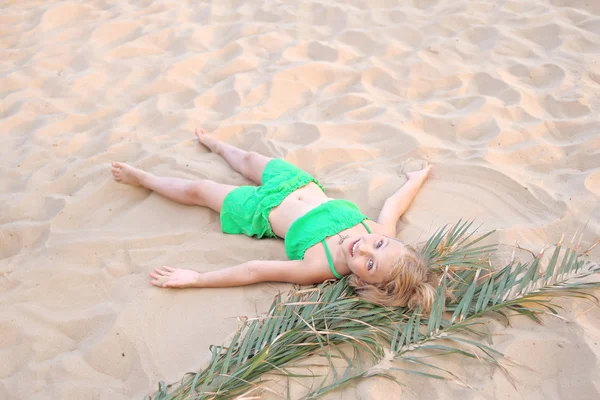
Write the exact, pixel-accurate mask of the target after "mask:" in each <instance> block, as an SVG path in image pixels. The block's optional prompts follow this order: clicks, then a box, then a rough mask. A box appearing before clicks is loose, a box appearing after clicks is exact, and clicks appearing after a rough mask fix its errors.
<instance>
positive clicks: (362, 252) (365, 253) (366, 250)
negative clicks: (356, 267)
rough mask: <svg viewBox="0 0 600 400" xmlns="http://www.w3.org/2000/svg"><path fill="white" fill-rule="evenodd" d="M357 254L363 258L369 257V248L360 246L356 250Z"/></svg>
mask: <svg viewBox="0 0 600 400" xmlns="http://www.w3.org/2000/svg"><path fill="white" fill-rule="evenodd" d="M358 254H360V255H363V256H369V255H371V252H370V251H369V246H366V245H364V244H361V245H360V247H359V248H358Z"/></svg>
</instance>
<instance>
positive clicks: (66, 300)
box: [0, 0, 600, 399]
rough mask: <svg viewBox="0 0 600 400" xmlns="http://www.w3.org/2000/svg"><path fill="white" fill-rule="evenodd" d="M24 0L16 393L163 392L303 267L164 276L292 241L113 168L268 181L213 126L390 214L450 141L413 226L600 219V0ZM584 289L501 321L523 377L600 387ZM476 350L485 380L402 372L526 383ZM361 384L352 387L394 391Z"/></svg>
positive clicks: (445, 394)
mask: <svg viewBox="0 0 600 400" xmlns="http://www.w3.org/2000/svg"><path fill="white" fill-rule="evenodd" d="M5 3H6V4H4V3H3V6H2V8H1V10H0V49H2V51H1V53H2V57H0V144H1V146H0V160H1V161H0V176H1V178H0V201H1V202H2V207H0V315H2V317H3V318H2V319H1V321H0V333H1V334H0V356H1V358H2V360H3V362H2V363H0V398H2V399H4V398H11V399H13V398H14V399H30V398H61V399H80V398H81V399H89V398H102V399H109V398H110V399H130V398H141V397H142V396H143V395H145V394H147V393H148V391H149V390H151V389H152V388H154V387H156V383H157V382H158V381H159V380H162V379H166V380H168V381H174V380H177V379H179V378H180V377H181V376H182V375H183V374H184V373H185V372H187V371H191V370H194V369H195V368H197V367H198V366H200V365H201V364H202V362H204V361H206V359H207V358H208V356H209V353H208V351H207V348H208V345H209V344H213V343H220V342H221V341H222V339H223V338H225V337H226V336H227V335H228V334H230V333H231V332H233V330H234V329H235V326H236V320H235V317H237V316H240V315H246V316H250V317H251V316H254V315H256V313H257V312H262V311H264V310H265V309H266V308H267V306H268V304H269V302H270V298H271V296H272V295H273V294H274V293H275V291H276V289H287V288H288V286H286V285H267V284H265V285H257V286H253V287H248V288H240V289H235V290H220V291H217V290H215V291H180V292H169V291H160V290H158V289H154V288H152V287H150V286H149V285H148V282H147V273H148V272H149V271H150V270H152V269H153V268H155V267H157V266H160V265H163V264H166V265H174V266H181V267H189V268H195V269H198V270H200V271H208V270H212V269H218V268H223V267H225V266H229V265H232V264H236V263H240V262H243V261H245V260H248V259H261V258H269V259H277V258H282V257H284V256H285V252H284V250H283V247H282V245H281V243H278V242H275V241H263V242H260V243H258V242H256V241H253V240H252V239H248V238H245V237H241V236H235V237H231V236H227V237H226V236H223V235H222V234H221V233H220V224H219V219H218V216H217V215H216V214H215V213H213V212H210V211H208V210H203V209H200V208H194V207H185V206H180V205H176V204H173V203H170V202H168V201H166V200H164V199H162V198H160V197H158V196H156V195H154V194H151V193H149V192H148V191H145V190H141V189H134V188H129V187H124V186H121V185H118V184H116V183H114V182H113V181H112V180H111V178H110V176H109V163H110V162H111V161H113V160H120V161H127V162H130V163H133V164H136V165H138V166H141V167H143V168H146V169H149V170H151V171H153V172H155V173H157V174H161V175H169V174H170V175H174V176H178V177H181V178H189V179H197V178H212V179H216V180H220V181H223V182H226V183H229V184H247V183H248V182H247V181H246V180H245V179H244V178H242V177H240V176H239V175H238V174H236V173H234V172H233V171H232V170H231V169H230V168H229V167H228V166H226V165H225V164H224V162H223V161H222V160H221V159H220V158H219V157H218V156H216V155H214V154H209V153H208V152H207V151H206V150H205V149H203V148H201V147H200V146H199V145H198V144H197V142H195V141H194V139H193V137H192V136H191V132H192V130H193V128H194V127H195V126H204V127H205V128H207V129H209V130H214V131H215V135H217V136H218V137H220V138H222V139H224V140H227V141H229V142H231V143H233V144H235V145H238V146H240V147H243V148H246V149H250V150H254V151H259V152H262V153H265V154H268V155H271V156H277V157H285V158H286V159H288V160H290V161H292V162H295V163H297V164H299V165H300V166H302V167H304V168H305V169H306V170H308V171H309V172H311V173H313V174H315V175H316V176H318V177H319V178H320V179H321V180H322V182H323V184H324V186H325V187H326V189H327V191H328V193H329V194H331V195H332V196H342V197H346V198H350V199H352V200H354V201H356V202H357V203H358V204H359V205H360V206H361V207H362V208H363V209H364V211H365V212H366V213H367V215H369V216H371V217H373V218H375V217H376V216H377V213H378V210H379V208H380V207H381V204H382V203H383V201H384V200H385V198H386V197H387V196H388V195H390V194H391V193H392V192H393V191H394V190H395V189H396V188H397V187H399V186H400V185H402V184H403V183H404V181H405V178H404V176H403V174H402V168H403V163H404V162H405V161H406V160H407V159H409V158H413V159H426V160H428V161H429V162H431V163H433V164H435V165H436V168H435V170H434V172H433V173H432V177H431V179H430V181H429V182H428V183H427V184H426V186H425V187H424V188H423V191H422V193H421V194H419V197H418V198H417V201H416V202H415V204H414V206H413V207H412V208H411V209H410V210H409V211H408V212H407V213H406V215H405V216H404V217H403V219H402V223H401V227H402V232H401V233H400V238H401V239H403V240H407V241H411V242H412V241H415V240H417V239H418V238H419V237H421V238H422V237H424V236H425V235H427V234H428V233H429V232H431V230H432V229H434V228H435V227H437V226H439V225H441V224H445V223H448V222H453V221H455V220H457V219H458V218H465V217H466V218H468V217H474V218H476V220H477V221H479V222H482V223H484V226H485V228H489V229H493V228H495V229H498V230H499V231H498V233H497V236H496V238H497V239H498V240H501V241H506V242H510V243H514V242H515V241H518V242H519V243H521V244H524V245H531V246H533V247H535V248H538V246H541V245H542V244H543V243H548V242H552V241H556V240H558V239H559V238H560V236H561V234H562V232H563V231H568V232H572V231H574V230H575V229H576V228H579V227H581V226H583V225H584V224H585V223H586V222H588V224H587V226H586V228H585V229H584V234H585V236H584V238H585V241H588V242H590V241H592V240H593V239H594V238H595V237H597V235H598V233H599V232H600V222H599V221H600V207H599V206H598V204H600V202H599V200H600V119H599V116H600V97H599V95H598V93H600V2H599V1H594V0H507V1H502V2H497V1H470V0H456V1H450V0H414V1H409V2H397V1H393V0H379V1H368V2H365V1H351V2H347V1H346V2H342V1H337V2H281V1H280V2H241V1H234V2H225V3H221V2H213V4H208V3H201V2H189V3H182V2H177V3H174V2H164V1H160V0H156V1H154V0H144V1H135V2H106V1H96V0H92V1H89V2H85V3H83V2H81V3H80V2H72V1H62V0H61V1H54V2H42V1H28V2H23V1H18V2H14V1H13V2H10V1H9V2H5ZM594 255H595V257H598V256H600V253H598V252H596V253H594ZM585 307H587V306H585ZM567 309H568V310H570V311H569V314H568V315H569V318H571V319H573V320H574V321H575V323H573V324H568V325H567V324H562V323H561V324H558V323H555V324H552V325H551V326H550V327H549V328H538V327H533V328H532V326H531V325H530V324H527V323H522V322H517V323H516V324H515V325H516V326H515V327H514V328H513V329H511V330H509V331H503V332H507V333H506V335H505V336H501V337H500V340H499V343H498V344H499V346H500V347H501V350H503V351H506V352H507V353H508V354H509V355H510V356H511V357H513V358H514V359H515V360H516V361H518V362H521V363H523V364H526V365H528V366H529V367H532V368H533V369H534V370H536V371H537V372H532V371H529V370H519V371H517V372H516V373H517V374H518V375H519V377H520V378H519V382H518V386H519V392H518V396H520V397H521V398H537V397H539V396H540V393H542V391H543V392H544V398H552V399H558V398H566V397H569V394H566V392H565V391H566V389H565V388H566V387H568V388H569V390H572V391H577V393H579V394H580V395H581V396H582V397H581V398H585V396H588V397H587V398H597V397H598V396H597V395H598V390H597V387H598V385H599V384H600V372H599V370H598V365H597V364H598V363H597V360H598V359H599V358H598V357H599V356H600V350H599V349H600V347H598V343H600V332H599V331H598V328H597V327H598V326H600V323H599V322H598V321H599V320H600V314H599V312H598V308H594V309H592V310H591V311H590V310H586V309H584V306H572V305H571V304H570V303H569V304H568V305H567ZM494 329H497V331H499V330H502V329H503V328H499V327H497V328H494ZM452 365H453V366H452V368H455V367H456V365H455V364H452ZM457 368H459V369H461V370H462V371H463V372H464V373H465V374H466V375H467V377H469V376H470V379H471V380H470V381H469V382H470V383H473V385H474V387H475V389H476V390H475V391H466V390H463V389H460V388H456V387H454V386H450V385H444V384H439V383H435V384H432V382H430V381H421V380H419V379H415V378H414V377H410V378H408V379H407V378H406V377H403V379H404V380H405V381H407V382H410V384H411V387H412V388H413V389H414V390H415V391H416V393H417V395H418V397H422V398H449V399H450V398H459V397H461V398H469V399H475V398H480V397H485V398H493V397H497V398H505V397H508V396H514V395H515V392H514V389H512V388H511V387H510V385H509V384H508V383H507V381H505V380H504V378H502V377H501V376H500V374H494V375H493V376H491V377H490V376H488V375H486V374H483V375H485V376H483V375H482V374H481V369H480V366H476V367H472V366H469V365H460V366H459V367H457ZM472 368H476V370H475V369H472ZM594 385H595V386H594ZM365 388H366V389H365ZM357 390H358V392H357V393H350V394H348V395H347V396H346V395H345V394H344V398H381V397H383V395H381V392H378V391H377V389H374V388H373V387H362V389H361V387H359V388H358V389H357ZM361 390H364V392H361ZM346 393H349V392H346ZM571 393H572V392H571ZM388 394H389V393H387V392H386V394H385V396H388ZM353 396H354V397H353ZM369 396H370V397H369Z"/></svg>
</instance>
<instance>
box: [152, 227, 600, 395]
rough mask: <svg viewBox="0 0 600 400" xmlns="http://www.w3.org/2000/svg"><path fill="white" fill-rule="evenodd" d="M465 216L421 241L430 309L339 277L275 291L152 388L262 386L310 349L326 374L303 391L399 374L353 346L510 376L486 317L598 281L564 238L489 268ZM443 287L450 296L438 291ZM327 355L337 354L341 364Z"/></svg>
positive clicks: (551, 309) (236, 391)
mask: <svg viewBox="0 0 600 400" xmlns="http://www.w3.org/2000/svg"><path fill="white" fill-rule="evenodd" d="M472 224H473V222H463V221H459V222H458V223H457V224H454V225H452V226H445V227H443V228H441V229H439V230H438V231H436V232H435V233H434V234H433V235H432V237H431V238H430V239H429V240H428V241H427V242H426V243H425V245H424V246H423V249H422V252H423V254H424V257H426V258H427V259H428V260H429V262H430V263H431V265H432V268H440V267H443V274H442V278H441V280H440V284H439V286H438V288H437V290H436V296H435V300H434V303H433V306H432V310H431V312H430V314H429V315H424V314H422V313H421V312H420V310H418V309H417V310H413V311H411V310H408V309H406V308H404V307H398V308H390V307H384V306H380V305H376V304H372V303H368V302H365V301H362V300H360V299H359V298H357V297H356V296H355V295H354V292H353V290H352V289H351V288H350V287H349V286H348V283H347V279H346V278H344V279H341V280H339V281H337V282H335V283H332V282H325V283H323V284H321V285H318V286H316V287H314V288H310V289H305V290H295V291H292V292H290V293H289V294H288V295H286V296H281V295H278V296H276V297H275V299H274V301H273V303H272V304H271V307H270V309H269V311H268V312H267V314H266V315H265V316H264V317H261V318H256V319H253V320H243V321H242V323H241V325H240V328H239V329H238V330H237V331H236V332H235V333H234V335H233V336H232V339H231V341H230V343H229V344H228V345H227V346H211V348H210V350H211V360H210V362H209V364H208V366H207V368H206V369H204V370H202V371H199V372H197V373H189V374H186V375H185V376H184V377H183V378H182V380H181V381H180V382H179V385H169V386H167V385H165V384H164V383H162V382H161V383H160V384H159V390H158V392H157V393H156V394H155V395H154V397H153V398H154V399H156V400H159V399H160V400H166V399H188V398H195V399H212V398H217V397H218V398H233V397H235V396H239V395H243V394H245V393H253V392H254V391H256V390H259V389H260V388H261V387H263V383H264V382H263V381H261V377H263V376H264V374H266V373H271V374H273V373H276V374H284V375H286V376H287V377H288V378H294V379H296V378H299V377H300V375H298V374H293V373H291V372H289V369H288V367H292V366H294V365H297V363H298V361H300V360H303V359H306V358H307V357H309V356H311V355H317V354H320V355H322V356H323V357H324V359H325V360H326V361H327V365H328V366H329V368H330V371H331V376H329V374H328V375H327V376H325V377H324V379H323V380H322V382H321V383H320V384H319V385H318V387H317V388H315V389H311V390H310V391H309V393H308V394H307V395H306V396H307V397H308V398H315V397H318V396H322V395H323V394H324V393H327V392H330V391H332V390H337V389H340V388H342V387H344V386H346V385H348V384H350V383H352V382H356V381H357V380H359V379H364V378H367V377H369V376H374V375H380V376H383V377H387V378H390V379H392V380H393V381H394V382H397V383H398V384H402V383H401V382H400V381H399V380H398V379H397V378H395V377H394V376H393V375H390V374H389V373H388V372H387V371H386V370H383V369H381V368H375V367H374V368H371V369H367V370H363V369H362V367H361V365H362V364H363V360H362V359H361V358H360V354H361V352H362V353H364V354H366V355H368V356H369V357H370V358H371V360H370V361H371V362H372V363H373V364H376V363H378V362H379V361H381V360H382V359H383V358H384V357H385V355H386V351H387V352H388V354H390V353H389V352H391V356H392V358H393V359H395V360H396V361H395V362H399V363H404V364H406V365H407V366H408V367H407V368H403V367H401V366H393V367H391V369H392V370H396V371H401V372H405V373H409V374H417V375H421V376H427V377H431V378H434V379H444V380H450V381H453V382H456V383H458V384H461V385H466V386H468V385H467V384H466V383H465V382H464V381H462V380H461V379H460V378H459V377H458V376H456V375H455V374H453V373H451V371H449V370H448V369H444V368H441V367H439V366H437V365H435V363H434V360H435V359H436V358H439V357H441V356H448V355H450V356H455V357H464V358H467V359H477V360H480V361H485V362H487V363H489V364H491V365H493V366H494V367H497V368H499V369H500V370H502V372H503V373H504V374H505V375H506V376H507V377H508V379H509V380H511V382H513V380H512V377H511V375H510V373H509V371H508V369H507V368H506V366H505V365H506V364H510V363H511V362H510V360H507V359H506V357H504V355H503V354H502V353H500V352H498V351H497V350H495V349H494V348H493V347H491V339H490V336H491V334H490V332H489V331H486V330H485V329H486V325H485V321H486V318H493V317H496V316H500V317H502V318H504V319H505V320H506V321H507V322H509V321H510V318H511V317H512V316H514V315H522V316H526V317H528V318H530V319H532V320H533V321H535V322H538V323H541V322H542V317H543V316H544V315H555V316H556V315H559V312H560V307H559V306H558V305H557V304H556V303H555V298H556V297H559V296H562V297H570V298H577V299H585V300H591V301H597V300H598V299H597V298H596V296H594V294H593V293H590V291H589V290H590V289H593V288H597V287H599V286H600V275H599V273H600V265H598V264H597V263H593V262H589V261H585V262H584V261H583V260H582V259H581V257H580V255H579V253H578V252H577V245H576V244H573V241H572V242H571V243H570V244H568V245H566V246H565V245H563V243H562V240H561V241H560V242H559V243H558V244H557V245H556V246H555V247H554V250H553V251H552V255H551V256H550V257H549V260H548V261H547V262H545V261H544V260H545V259H546V258H547V257H545V256H544V254H545V253H546V252H547V251H548V250H549V249H550V248H544V249H543V250H542V251H540V252H539V253H537V254H535V253H531V254H532V258H531V260H529V261H527V262H520V261H511V262H510V263H509V264H508V265H505V266H504V267H502V268H496V269H493V268H490V265H491V263H490V255H491V254H492V253H493V251H494V250H495V246H493V245H481V241H482V240H484V239H485V238H487V237H489V236H490V235H491V233H492V232H488V233H486V234H483V235H480V236H476V235H475V234H474V232H473V231H471V230H470V229H471V227H472ZM573 240H575V237H574V239H573ZM447 291H451V292H452V293H453V295H454V296H453V297H447V296H446V292H447ZM340 346H350V348H351V349H352V350H353V352H354V355H353V356H352V357H350V356H349V355H348V354H346V353H345V352H344V350H343V348H342V347H340ZM387 349H389V350H387ZM421 353H425V354H426V356H419V354H421ZM425 357H427V361H425V359H424V358H425ZM336 360H343V361H345V362H346V368H345V370H344V371H342V372H341V373H338V371H337V368H338V367H336V362H335V361H336ZM411 366H412V367H411ZM312 376H315V375H312ZM513 384H514V382H513Z"/></svg>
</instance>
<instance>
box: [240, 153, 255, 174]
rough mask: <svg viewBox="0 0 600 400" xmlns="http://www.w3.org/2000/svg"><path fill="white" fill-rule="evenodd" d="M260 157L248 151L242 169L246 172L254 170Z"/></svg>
mask: <svg viewBox="0 0 600 400" xmlns="http://www.w3.org/2000/svg"><path fill="white" fill-rule="evenodd" d="M258 157H259V155H258V153H256V152H254V151H247V152H246V153H245V154H244V157H243V158H242V168H243V169H244V171H248V170H252V169H253V167H254V165H255V164H256V161H257V159H258Z"/></svg>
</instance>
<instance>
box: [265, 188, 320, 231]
mask: <svg viewBox="0 0 600 400" xmlns="http://www.w3.org/2000/svg"><path fill="white" fill-rule="evenodd" d="M329 200H332V199H331V198H329V197H327V196H326V195H325V193H323V191H322V190H321V188H320V187H319V186H317V184H315V183H314V182H311V183H309V184H308V185H306V186H303V187H301V188H300V189H296V190H295V191H293V192H292V193H290V194H289V195H288V196H287V197H286V198H285V199H283V201H282V202H281V204H280V205H278V206H277V207H275V208H274V209H272V210H271V212H270V213H269V223H270V224H271V228H272V229H273V232H275V234H276V235H277V236H279V237H281V238H284V237H285V235H286V234H287V231H288V229H290V226H291V225H292V223H294V221H296V220H297V219H298V218H300V217H301V216H303V215H304V214H306V213H307V212H309V211H310V210H312V209H313V208H316V207H318V206H320V205H321V204H323V203H326V202H328V201H329Z"/></svg>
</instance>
